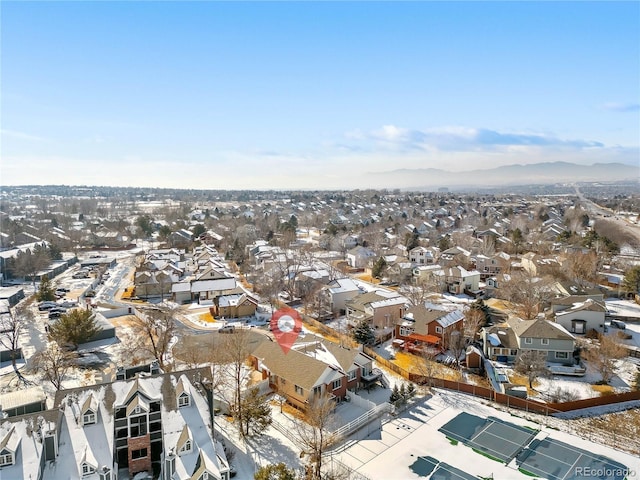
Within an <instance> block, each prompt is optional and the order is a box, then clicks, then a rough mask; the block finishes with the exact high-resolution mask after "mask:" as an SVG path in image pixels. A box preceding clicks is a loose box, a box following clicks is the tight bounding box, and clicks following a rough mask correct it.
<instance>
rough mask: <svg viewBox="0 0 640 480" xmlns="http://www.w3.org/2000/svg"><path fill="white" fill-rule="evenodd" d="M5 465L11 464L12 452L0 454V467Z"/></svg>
mask: <svg viewBox="0 0 640 480" xmlns="http://www.w3.org/2000/svg"><path fill="white" fill-rule="evenodd" d="M6 465H13V453H5V454H4V455H0V467H4V466H6Z"/></svg>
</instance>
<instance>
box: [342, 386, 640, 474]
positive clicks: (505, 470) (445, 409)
mask: <svg viewBox="0 0 640 480" xmlns="http://www.w3.org/2000/svg"><path fill="white" fill-rule="evenodd" d="M461 412H469V413H472V414H473V415H477V416H481V417H488V416H494V417H498V418H500V419H502V420H505V421H508V422H510V423H516V424H519V425H525V426H528V427H531V428H536V429H541V430H542V432H543V434H544V435H548V436H549V437H551V438H554V439H557V440H559V441H562V442H565V443H569V444H571V445H575V446H576V447H579V448H582V449H585V450H587V451H590V452H594V453H597V454H601V455H604V456H606V457H609V458H611V459H613V460H616V461H618V462H620V463H622V464H624V465H625V466H627V467H628V468H629V469H630V470H631V471H633V472H635V473H636V474H639V473H640V459H638V458H637V457H634V456H632V455H629V454H626V453H624V452H620V451H617V450H614V449H612V448H609V447H606V446H603V445H599V444H597V443H594V442H589V441H587V440H584V439H581V438H579V437H577V436H575V435H571V434H568V433H565V432H562V431H558V430H556V429H555V426H551V427H550V426H548V425H550V424H551V423H552V422H559V420H555V419H550V418H547V417H541V421H542V422H543V423H542V424H539V423H536V422H532V421H530V420H526V419H523V418H518V417H514V416H512V415H511V414H510V413H509V412H506V411H499V410H496V409H494V408H491V407H490V406H488V405H485V404H484V402H482V401H481V400H479V399H476V398H474V397H471V396H468V395H464V394H460V393H456V392H448V391H444V390H437V391H436V392H435V394H434V395H433V396H432V397H430V398H428V399H426V400H425V401H424V402H423V403H422V404H420V405H418V406H417V407H415V408H413V409H411V410H409V411H407V412H405V413H404V414H402V415H400V416H398V417H397V418H395V419H393V420H392V421H390V422H388V423H385V424H384V426H383V429H382V431H378V432H372V433H371V434H370V435H369V437H368V438H366V439H364V440H361V441H360V442H358V443H356V444H353V445H351V446H349V448H347V449H346V450H344V451H342V452H339V453H336V458H338V459H339V460H340V461H341V462H342V463H344V464H346V465H348V466H350V467H351V468H353V469H355V470H356V471H357V472H358V473H360V474H362V475H364V476H366V477H368V478H370V479H378V478H384V479H390V480H394V479H398V480H400V479H402V480H404V479H411V478H422V477H420V476H418V475H417V474H415V473H414V472H413V471H412V470H411V469H410V468H409V466H410V465H411V464H413V463H414V462H415V461H416V460H417V458H418V457H419V456H425V455H429V456H432V457H435V458H436V459H438V460H439V461H441V462H446V463H448V464H449V465H452V466H454V467H456V468H459V469H460V470H463V471H465V472H468V473H470V474H471V475H474V476H475V475H477V476H481V477H492V478H496V479H518V478H521V479H527V478H529V479H530V478H531V477H528V476H526V475H525V474H523V473H521V472H520V471H518V470H517V468H516V467H514V466H513V465H509V466H508V465H504V464H502V463H498V462H496V461H494V460H491V459H489V458H487V457H484V456H482V455H479V454H477V453H475V452H474V451H473V450H472V449H470V448H468V447H466V446H464V445H462V444H457V445H452V444H451V443H450V442H449V441H448V440H447V438H446V437H445V436H444V435H443V434H442V433H441V432H438V428H440V427H441V426H442V425H444V424H445V423H446V422H448V421H449V420H451V419H452V418H454V417H456V416H457V415H458V414H459V413H461Z"/></svg>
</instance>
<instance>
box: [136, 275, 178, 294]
mask: <svg viewBox="0 0 640 480" xmlns="http://www.w3.org/2000/svg"><path fill="white" fill-rule="evenodd" d="M177 281H178V277H177V276H172V275H171V274H170V273H167V272H165V271H157V272H154V271H150V270H149V271H141V272H136V273H135V275H134V278H133V284H134V286H135V292H136V295H137V296H138V297H140V298H149V297H156V296H159V297H164V296H171V291H172V286H173V284H174V283H176V282H177Z"/></svg>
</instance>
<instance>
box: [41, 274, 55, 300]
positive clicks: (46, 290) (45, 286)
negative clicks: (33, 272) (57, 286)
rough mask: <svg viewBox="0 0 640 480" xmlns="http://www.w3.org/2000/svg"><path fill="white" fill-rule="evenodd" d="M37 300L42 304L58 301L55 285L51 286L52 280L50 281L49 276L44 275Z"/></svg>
mask: <svg viewBox="0 0 640 480" xmlns="http://www.w3.org/2000/svg"><path fill="white" fill-rule="evenodd" d="M37 298H38V301H40V302H44V301H51V300H55V299H56V294H55V292H54V290H53V285H51V280H49V277H48V276H47V275H43V276H42V280H40V289H39V290H38V295H37Z"/></svg>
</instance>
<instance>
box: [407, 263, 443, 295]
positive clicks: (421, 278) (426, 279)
mask: <svg viewBox="0 0 640 480" xmlns="http://www.w3.org/2000/svg"><path fill="white" fill-rule="evenodd" d="M412 273H413V281H414V283H416V284H418V285H420V284H422V285H434V286H436V287H435V289H436V291H442V289H444V270H443V268H442V267H441V266H440V265H438V264H435V265H418V266H416V267H413V270H412Z"/></svg>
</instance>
